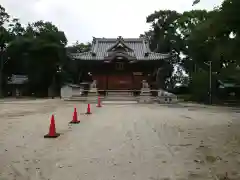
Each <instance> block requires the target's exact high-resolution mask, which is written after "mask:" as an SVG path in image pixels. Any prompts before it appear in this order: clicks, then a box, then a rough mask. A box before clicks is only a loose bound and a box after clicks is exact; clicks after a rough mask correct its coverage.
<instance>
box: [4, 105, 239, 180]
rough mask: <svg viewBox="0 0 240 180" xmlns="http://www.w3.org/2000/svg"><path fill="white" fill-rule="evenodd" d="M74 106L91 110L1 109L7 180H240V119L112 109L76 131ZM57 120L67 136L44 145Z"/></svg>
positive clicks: (191, 111) (218, 112) (219, 112)
mask: <svg viewBox="0 0 240 180" xmlns="http://www.w3.org/2000/svg"><path fill="white" fill-rule="evenodd" d="M3 106H4V108H3ZM74 106H75V107H77V108H78V112H79V113H84V112H85V109H86V105H84V104H79V103H77V102H75V103H73V102H71V103H69V102H68V103H66V102H63V101H57V100H47V101H39V102H37V103H25V104H24V103H22V104H21V103H19V104H18V105H17V104H14V105H13V104H12V105H9V104H0V108H1V109H0V123H1V126H0V179H1V178H2V179H4V178H5V179H8V180H11V179H19V180H26V179H31V180H39V179H41V180H48V179H51V180H65V179H71V180H75V179H76V180H78V179H81V180H101V179H104V180H111V179H119V180H120V179H121V180H122V179H126V180H132V179H136V180H137V179H138V180H139V179H140V180H146V179H149V180H163V179H164V180H167V179H168V180H175V179H176V180H183V179H193V180H203V179H204V180H207V179H212V180H214V179H221V178H223V177H224V176H226V172H227V174H228V175H227V176H228V177H230V178H231V179H232V180H237V179H240V174H239V171H238V170H239V169H240V131H239V128H240V120H239V116H240V115H239V114H238V113H236V112H233V111H231V110H229V109H225V108H217V107H212V108H204V107H184V106H181V105H177V106H159V105H137V104H132V105H131V104H128V105H105V106H104V107H103V108H96V107H93V114H92V115H90V116H86V115H81V116H80V118H81V124H79V125H73V126H70V125H68V122H69V121H70V120H71V114H72V111H73V107H74ZM6 108H7V109H8V110H7V109H6ZM9 108H10V109H12V111H10V110H9ZM4 109H5V110H4ZM5 112H7V113H5ZM26 112H28V113H26ZM19 113H20V114H21V115H20V116H18V114H19ZM51 113H54V114H55V115H56V125H57V130H58V132H60V133H62V135H61V136H60V137H59V138H57V139H44V138H43V135H44V134H46V132H47V130H48V124H49V116H50V115H51ZM6 114H8V116H7V115H6ZM22 114H23V115H24V116H23V115H22ZM2 179H1V180H2Z"/></svg>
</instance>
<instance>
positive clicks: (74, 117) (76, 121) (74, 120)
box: [70, 108, 80, 124]
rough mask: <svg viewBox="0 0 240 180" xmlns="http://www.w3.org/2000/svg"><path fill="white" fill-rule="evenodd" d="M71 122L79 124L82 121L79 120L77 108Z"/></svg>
mask: <svg viewBox="0 0 240 180" xmlns="http://www.w3.org/2000/svg"><path fill="white" fill-rule="evenodd" d="M70 123H71V124H78V123H80V121H79V120H78V115H77V109H76V108H74V112H73V119H72V121H71V122H70Z"/></svg>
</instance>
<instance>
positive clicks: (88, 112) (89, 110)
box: [86, 104, 92, 114]
mask: <svg viewBox="0 0 240 180" xmlns="http://www.w3.org/2000/svg"><path fill="white" fill-rule="evenodd" d="M86 114H92V113H91V107H90V104H88V106H87V112H86Z"/></svg>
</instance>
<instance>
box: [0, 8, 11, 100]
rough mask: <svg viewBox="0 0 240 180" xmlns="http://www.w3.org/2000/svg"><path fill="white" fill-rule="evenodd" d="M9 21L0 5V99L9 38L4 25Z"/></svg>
mask: <svg viewBox="0 0 240 180" xmlns="http://www.w3.org/2000/svg"><path fill="white" fill-rule="evenodd" d="M8 21H9V15H8V13H7V12H6V11H5V8H4V7H2V6H1V5H0V97H2V96H3V93H2V84H3V83H2V82H3V67H4V65H5V63H6V61H7V58H6V48H7V46H8V43H9V40H10V36H9V33H8V31H7V29H6V28H5V27H4V25H5V24H6V23H7V22H8Z"/></svg>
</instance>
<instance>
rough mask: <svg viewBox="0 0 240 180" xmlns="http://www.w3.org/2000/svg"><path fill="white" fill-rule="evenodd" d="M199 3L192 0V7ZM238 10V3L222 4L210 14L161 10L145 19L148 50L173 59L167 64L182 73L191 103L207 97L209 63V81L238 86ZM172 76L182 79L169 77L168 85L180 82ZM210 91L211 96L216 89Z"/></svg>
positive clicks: (196, 11) (239, 59)
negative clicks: (189, 89) (148, 27)
mask: <svg viewBox="0 0 240 180" xmlns="http://www.w3.org/2000/svg"><path fill="white" fill-rule="evenodd" d="M199 2H200V1H199V0H195V1H194V2H193V5H195V4H197V3H199ZM239 9H240V1H239V0H225V1H223V3H222V4H221V5H220V6H219V7H218V8H215V9H214V10H212V11H206V10H192V11H187V12H183V13H178V12H176V11H170V10H161V11H158V12H154V13H153V14H151V15H149V16H148V17H147V20H146V22H148V23H151V24H152V27H151V29H150V30H149V31H148V32H145V33H144V35H141V36H142V37H145V38H148V39H149V40H150V41H151V42H150V44H151V49H152V50H156V51H157V52H170V53H171V54H172V55H173V56H172V57H173V58H172V59H171V61H170V63H171V64H173V65H174V66H176V65H177V66H181V67H182V68H183V69H184V70H185V72H186V73H187V74H188V76H189V79H190V80H191V81H190V87H191V93H192V95H193V97H195V98H194V99H198V100H203V99H204V98H203V97H206V96H207V95H208V94H209V92H208V91H209V68H210V67H209V66H208V65H207V63H208V62H209V61H211V62H212V68H211V72H212V76H213V79H216V80H217V79H227V78H231V79H234V80H235V81H237V82H240V76H239V68H236V67H239V66H240V52H239V50H238V49H239V45H240V44H239V43H240V39H239V33H240V12H239V11H238V10H239ZM207 74H208V76H207ZM176 76H183V75H179V74H173V75H172V77H171V79H172V80H169V82H172V83H177V82H180V79H182V78H178V77H176ZM212 83H213V84H214V83H215V81H213V82H212ZM199 87H201V88H199ZM212 87H213V89H212V90H211V91H212V92H215V88H216V87H215V86H214V85H212Z"/></svg>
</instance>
